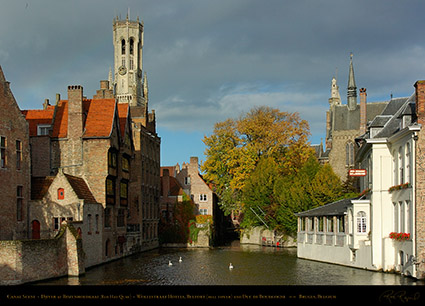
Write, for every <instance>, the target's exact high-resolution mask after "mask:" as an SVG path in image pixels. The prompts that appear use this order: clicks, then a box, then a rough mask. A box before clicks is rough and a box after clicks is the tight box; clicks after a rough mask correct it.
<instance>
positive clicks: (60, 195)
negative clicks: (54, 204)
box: [58, 188, 65, 200]
mask: <svg viewBox="0 0 425 306" xmlns="http://www.w3.org/2000/svg"><path fill="white" fill-rule="evenodd" d="M63 199H65V190H64V189H63V188H59V189H58V200H63Z"/></svg>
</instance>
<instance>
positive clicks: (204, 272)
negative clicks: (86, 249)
mask: <svg viewBox="0 0 425 306" xmlns="http://www.w3.org/2000/svg"><path fill="white" fill-rule="evenodd" d="M180 257H181V258H182V262H179V258H180ZM169 261H171V262H172V263H173V265H172V266H169V265H168V263H169ZM229 263H232V264H233V266H234V269H232V270H229ZM37 284H42V285H49V284H52V285H412V284H421V285H423V282H415V281H414V280H413V279H411V278H407V277H402V276H400V275H397V274H390V273H380V272H372V271H366V270H361V269H354V268H348V267H344V266H338V265H332V264H326V263H321V262H314V261H309V260H303V259H299V258H297V256H296V249H295V248H290V249H284V248H272V247H262V246H258V245H239V244H238V243H233V244H232V245H230V246H226V247H218V248H213V249H157V250H153V251H149V252H145V253H140V254H137V255H133V256H130V257H127V258H123V259H120V260H118V261H114V262H111V263H108V264H105V265H102V266H98V267H94V268H92V269H88V270H87V271H86V274H85V275H83V276H81V277H79V278H78V277H72V278H71V277H70V278H66V277H65V278H60V279H55V280H51V281H47V282H39V283H37Z"/></svg>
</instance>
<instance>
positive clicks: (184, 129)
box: [0, 0, 425, 165]
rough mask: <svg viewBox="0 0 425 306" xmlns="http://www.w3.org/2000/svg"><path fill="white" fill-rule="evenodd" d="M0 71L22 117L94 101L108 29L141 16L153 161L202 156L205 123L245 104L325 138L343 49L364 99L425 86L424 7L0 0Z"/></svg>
mask: <svg viewBox="0 0 425 306" xmlns="http://www.w3.org/2000/svg"><path fill="white" fill-rule="evenodd" d="M0 4H1V5H0V7H1V10H0V65H1V66H2V68H3V71H4V73H5V76H6V79H7V80H8V81H10V82H11V88H12V91H13V93H14V95H15V98H16V100H17V101H18V104H19V106H20V107H21V109H37V108H41V105H42V103H43V102H44V99H46V98H48V99H50V100H51V101H54V100H55V95H56V93H60V94H61V96H62V97H66V96H67V95H66V88H67V86H68V85H75V84H80V85H82V86H83V87H84V94H85V95H86V96H87V97H89V98H90V97H92V96H93V95H94V94H95V91H96V89H98V87H99V81H100V80H103V79H107V77H108V71H109V68H110V67H113V46H112V20H113V18H114V17H115V16H117V15H118V16H121V18H122V19H124V18H125V17H126V14H127V12H128V9H129V10H130V19H132V20H135V19H136V18H137V16H139V18H140V20H143V22H144V26H145V34H144V42H145V44H144V49H143V51H144V53H143V56H144V57H143V64H144V67H143V68H144V71H146V72H147V75H148V83H149V99H150V108H151V109H155V112H156V114H157V129H158V134H159V136H160V137H161V140H162V146H161V159H162V161H161V164H162V165H175V164H176V163H180V164H181V163H182V162H188V161H189V157H190V156H198V157H199V158H200V160H201V161H202V160H205V156H204V155H203V153H204V150H205V146H204V144H203V142H202V139H203V137H204V135H209V134H210V133H211V132H212V129H213V126H214V123H215V122H218V121H223V120H225V119H227V118H230V117H232V118H235V117H237V116H239V115H240V114H242V113H245V112H247V111H249V110H250V109H251V108H252V107H254V106H259V105H268V106H271V107H274V108H279V109H280V110H282V111H288V112H299V114H300V116H301V118H303V119H306V120H307V121H308V122H309V124H310V130H311V134H312V135H311V138H310V141H311V143H312V144H317V143H320V139H321V138H324V135H325V112H326V110H327V109H328V98H329V96H330V84H331V79H332V77H333V76H335V75H336V76H337V79H338V85H339V87H340V94H341V97H342V100H343V103H346V87H347V78H348V65H349V59H350V52H353V54H354V58H353V60H354V70H355V76H356V83H357V87H358V88H361V87H365V88H367V92H368V101H383V100H388V99H389V97H390V95H391V94H393V96H394V97H402V96H409V95H410V94H411V93H412V92H413V84H414V83H415V81H416V80H419V79H425V36H424V29H425V18H424V13H425V1H423V0H408V1H407V0H373V1H371V0H356V1H348V0H321V1H319V0H297V1H290V0H267V1H260V0H256V1H255V0H214V1H211V0H137V1H130V0H126V1H113V0H90V1H87V0H81V1H80V0H78V1H71V0H67V1H59V0H38V1H31V0H13V1H12V0H0ZM0 111H1V110H0Z"/></svg>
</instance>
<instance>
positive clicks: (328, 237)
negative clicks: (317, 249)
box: [297, 232, 348, 247]
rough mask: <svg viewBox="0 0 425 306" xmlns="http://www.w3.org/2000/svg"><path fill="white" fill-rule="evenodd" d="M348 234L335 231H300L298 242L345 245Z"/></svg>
mask: <svg viewBox="0 0 425 306" xmlns="http://www.w3.org/2000/svg"><path fill="white" fill-rule="evenodd" d="M347 237H348V234H345V233H338V232H337V233H333V232H327V233H325V232H298V235H297V239H298V243H306V244H316V245H326V246H339V247H342V246H345V245H347V243H348V238H347Z"/></svg>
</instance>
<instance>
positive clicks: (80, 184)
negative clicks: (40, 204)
mask: <svg viewBox="0 0 425 306" xmlns="http://www.w3.org/2000/svg"><path fill="white" fill-rule="evenodd" d="M64 175H65V177H66V179H67V180H68V182H69V184H70V185H71V187H72V189H73V190H74V192H75V193H76V195H77V197H78V198H79V199H80V200H84V201H86V202H87V203H92V204H93V203H97V201H96V199H95V198H94V196H93V194H92V192H91V191H90V189H89V187H88V186H87V184H86V182H85V180H84V179H83V178H81V177H76V176H72V175H69V174H64ZM55 178H56V177H55V176H47V177H32V178H31V200H42V199H43V198H44V196H45V195H46V193H47V191H48V190H49V188H50V185H52V183H53V181H54V180H55Z"/></svg>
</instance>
